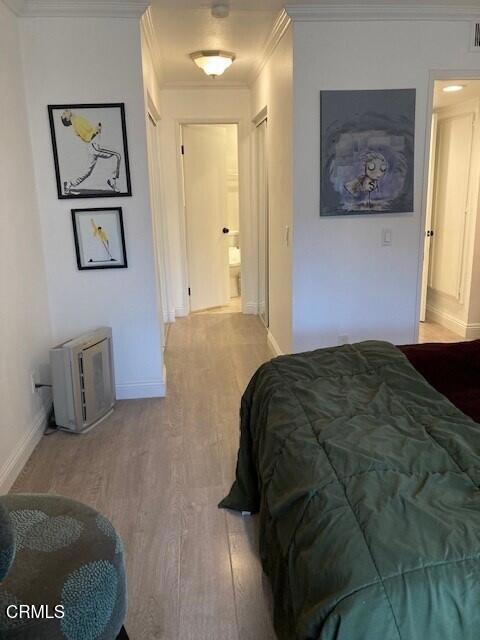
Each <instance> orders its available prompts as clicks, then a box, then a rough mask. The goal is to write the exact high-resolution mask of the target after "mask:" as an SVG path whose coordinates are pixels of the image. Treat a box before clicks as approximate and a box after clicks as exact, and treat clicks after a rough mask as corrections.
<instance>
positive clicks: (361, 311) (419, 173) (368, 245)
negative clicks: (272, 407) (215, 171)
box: [293, 19, 480, 351]
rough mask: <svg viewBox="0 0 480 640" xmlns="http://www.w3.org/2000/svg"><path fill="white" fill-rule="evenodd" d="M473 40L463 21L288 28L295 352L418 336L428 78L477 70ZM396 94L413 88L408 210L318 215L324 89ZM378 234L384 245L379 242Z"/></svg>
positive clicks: (340, 23) (341, 23)
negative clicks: (388, 234) (387, 234)
mask: <svg viewBox="0 0 480 640" xmlns="http://www.w3.org/2000/svg"><path fill="white" fill-rule="evenodd" d="M426 33H428V38H426V37H425V34H426ZM470 34H471V24H470V22H467V21H465V22H456V21H439V20H437V21H434V20H430V21H423V20H420V21H411V20H410V21H409V20H398V21H397V20H395V21H388V19H385V20H374V21H373V20H372V21H358V22H354V21H325V22H321V21H319V22H301V21H298V22H295V23H294V77H295V98H294V114H295V115H294V184H295V187H294V190H295V193H294V202H295V205H294V206H295V239H294V243H295V247H294V258H293V335H294V340H293V348H294V349H295V350H298V351H300V350H304V349H313V348H316V347H321V346H328V345H335V344H338V342H339V341H340V340H339V336H343V335H347V336H348V337H349V341H350V342H354V341H357V340H364V339H368V338H377V339H382V338H383V339H386V340H390V341H392V342H394V343H397V344H401V343H409V342H414V341H415V340H416V336H417V327H418V307H419V300H420V277H421V266H422V253H423V233H424V219H423V211H422V197H423V190H424V180H425V179H426V177H425V176H424V168H425V143H426V140H425V136H426V132H427V129H429V124H428V118H429V115H428V105H427V101H428V91H429V73H430V70H432V69H469V68H470V69H480V57H479V56H478V54H472V53H471V52H470V51H469V43H470ZM401 88H415V89H416V91H417V102H416V137H415V191H414V208H413V211H412V212H411V213H410V214H406V215H405V214H404V215H372V216H346V217H331V218H320V216H319V200H320V194H319V175H320V117H319V116H320V101H319V93H320V91H321V90H322V89H401ZM384 228H388V229H391V230H392V245H391V246H390V247H385V246H381V237H382V229H384Z"/></svg>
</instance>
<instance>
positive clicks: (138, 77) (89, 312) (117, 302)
mask: <svg viewBox="0 0 480 640" xmlns="http://www.w3.org/2000/svg"><path fill="white" fill-rule="evenodd" d="M21 33H22V45H23V50H24V59H25V69H26V86H27V102H28V118H29V122H30V128H31V136H32V146H33V155H34V164H35V173H36V187H37V193H38V202H39V209H40V218H41V228H42V238H43V244H44V253H45V259H46V269H47V282H48V290H49V303H50V314H51V320H52V329H53V340H54V341H60V340H64V339H67V338H69V337H71V336H74V335H76V334H78V333H79V332H82V331H85V330H88V329H91V328H93V327H96V326H98V325H103V324H105V325H110V326H112V327H113V335H114V348H115V374H116V383H117V395H118V397H120V398H127V397H146V396H157V395H162V394H163V393H164V390H165V389H164V378H163V363H162V352H161V326H160V325H161V319H160V318H159V316H158V313H157V298H156V296H157V288H156V278H155V266H154V257H153V238H152V221H151V215H150V197H149V182H148V169H147V150H146V130H145V104H144V88H143V83H142V66H141V43H140V25H139V21H138V19H136V18H131V19H130V18H122V19H118V18H117V19H114V18H23V19H22V20H21ZM89 102H93V103H102V102H125V111H126V124H127V135H128V145H129V155H130V170H131V178H132V190H133V197H131V198H115V199H108V200H106V199H89V200H71V201H66V200H58V198H57V193H56V187H55V172H54V167H53V158H52V148H51V141H50V131H49V126H48V118H47V105H48V104H65V103H89ZM115 205H120V206H122V207H123V214H124V225H125V236H126V245H127V256H128V269H115V270H101V271H94V272H88V271H86V272H85V271H83V272H82V271H78V270H77V266H76V260H75V251H74V243H73V234H72V223H71V218H70V209H71V208H74V207H77V206H78V207H90V206H91V207H98V206H115Z"/></svg>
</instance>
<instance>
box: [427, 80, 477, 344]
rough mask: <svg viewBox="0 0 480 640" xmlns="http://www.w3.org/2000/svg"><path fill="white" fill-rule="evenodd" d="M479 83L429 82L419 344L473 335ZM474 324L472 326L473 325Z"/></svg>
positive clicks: (474, 335)
mask: <svg viewBox="0 0 480 640" xmlns="http://www.w3.org/2000/svg"><path fill="white" fill-rule="evenodd" d="M479 113H480V80H458V79H449V80H437V81H435V83H434V94H433V113H432V127H431V140H430V156H429V171H428V186H427V200H426V227H425V238H424V265H423V277H422V297H421V306H420V330H419V341H420V342H456V341H461V340H468V339H471V338H473V337H477V335H476V332H477V333H478V327H480V324H479V322H480V296H479V295H478V294H477V289H478V287H474V283H475V279H476V271H477V269H478V268H479V267H480V251H476V247H475V229H476V225H477V213H478V187H479V170H480V138H479V131H478V130H477V129H478V128H477V127H476V126H475V123H476V122H477V120H478V116H479ZM477 325H478V327H477Z"/></svg>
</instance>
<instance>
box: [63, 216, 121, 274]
mask: <svg viewBox="0 0 480 640" xmlns="http://www.w3.org/2000/svg"><path fill="white" fill-rule="evenodd" d="M72 222H73V236H74V238H75V251H76V253H77V266H78V268H79V269H80V270H83V269H126V267H127V266H128V265H127V252H126V250H125V232H124V230H123V215H122V209H121V207H105V208H98V209H72Z"/></svg>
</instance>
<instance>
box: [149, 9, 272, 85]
mask: <svg viewBox="0 0 480 640" xmlns="http://www.w3.org/2000/svg"><path fill="white" fill-rule="evenodd" d="M171 4H172V3H171V2H166V0H153V3H152V10H151V15H152V20H153V26H154V31H155V35H156V38H157V43H158V52H159V58H160V60H161V63H162V70H161V76H162V79H163V82H164V83H165V84H167V85H170V84H179V85H182V84H195V85H196V84H199V83H200V84H206V85H213V83H215V84H216V85H218V84H221V85H225V84H228V85H232V84H233V85H239V84H247V83H248V81H249V78H250V76H251V74H252V72H253V69H254V68H255V66H256V64H258V61H259V60H260V59H261V56H262V52H263V49H264V46H265V42H266V40H267V38H268V36H269V34H270V32H271V30H272V27H273V24H274V21H275V18H276V17H277V15H278V13H279V11H280V9H278V7H279V6H280V2H278V1H277V0H266V2H265V4H266V5H269V6H267V8H266V9H264V8H263V4H264V3H263V2H262V3H256V5H255V3H252V2H250V1H249V0H242V1H241V2H231V3H230V7H231V11H230V15H229V17H228V18H214V17H213V16H212V15H211V5H210V4H208V3H205V2H202V1H201V0H200V1H197V2H192V0H190V1H188V2H187V0H177V2H176V4H175V8H174V9H172V8H167V7H168V5H170V6H171ZM237 5H240V8H238V9H237ZM245 5H246V8H245ZM248 5H254V6H255V8H251V9H249V8H248ZM274 5H277V6H276V7H275V6H274ZM260 6H261V7H262V8H260ZM201 49H223V50H225V51H231V52H233V53H235V54H236V56H237V57H236V60H235V62H234V64H233V65H232V66H231V67H230V69H228V70H227V71H226V72H225V74H224V75H223V76H221V77H219V78H217V79H215V80H212V79H210V78H208V77H207V76H206V75H205V74H204V73H203V71H201V70H200V69H199V68H198V67H197V66H196V65H195V64H194V63H193V62H192V61H191V59H190V57H189V53H191V52H193V51H198V50H201Z"/></svg>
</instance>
